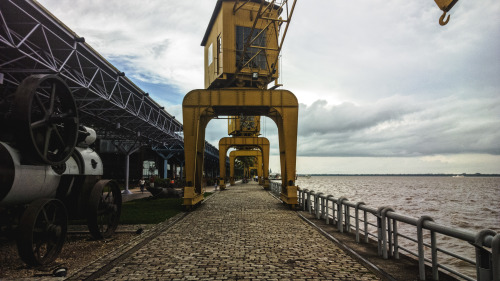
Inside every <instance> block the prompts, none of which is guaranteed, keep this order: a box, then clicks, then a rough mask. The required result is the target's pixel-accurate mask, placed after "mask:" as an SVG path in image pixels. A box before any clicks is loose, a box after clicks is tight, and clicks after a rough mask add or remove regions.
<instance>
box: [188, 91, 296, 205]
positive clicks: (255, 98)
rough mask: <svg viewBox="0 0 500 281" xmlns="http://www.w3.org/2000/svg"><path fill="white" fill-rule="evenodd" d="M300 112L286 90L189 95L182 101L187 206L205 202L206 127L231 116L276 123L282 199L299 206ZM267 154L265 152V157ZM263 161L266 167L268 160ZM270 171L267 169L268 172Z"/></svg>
mask: <svg viewBox="0 0 500 281" xmlns="http://www.w3.org/2000/svg"><path fill="white" fill-rule="evenodd" d="M298 110H299V104H298V101H297V98H296V97H295V95H294V94H293V93H291V92H290V91H287V90H262V89H216V90H193V91H191V92H189V93H188V94H187V95H186V96H185V97H184V101H183V102H182V115H183V127H184V155H185V168H186V171H185V174H186V187H185V188H184V205H186V206H192V205H195V204H197V203H199V202H200V201H201V200H203V190H202V176H203V152H204V145H205V128H206V126H207V124H208V122H209V121H210V120H211V119H213V118H215V117H217V116H231V115H233V116H234V115H236V116H239V115H245V116H268V117H270V118H271V119H272V120H273V121H274V122H275V123H276V125H277V126H278V133H279V150H280V160H281V174H282V191H281V199H282V200H283V201H284V202H285V203H286V204H289V205H291V206H293V205H296V204H297V203H298V202H297V187H296V186H295V165H296V155H297V121H298ZM265 154H266V153H265V152H264V151H263V157H264V155H265ZM225 157H226V154H225V153H224V155H223V158H222V159H219V161H220V162H224V163H225ZM263 160H264V161H263V162H264V165H266V164H265V162H266V161H265V159H263ZM268 169H269V168H268V167H265V170H268ZM224 174H225V169H224ZM221 177H222V174H221ZM264 184H266V182H265V183H264ZM267 184H269V180H267Z"/></svg>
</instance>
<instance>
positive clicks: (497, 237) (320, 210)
mask: <svg viewBox="0 0 500 281" xmlns="http://www.w3.org/2000/svg"><path fill="white" fill-rule="evenodd" d="M270 187H271V192H273V193H275V194H277V195H278V196H279V193H280V192H281V183H277V182H271V185H270ZM298 192H299V194H298V197H299V207H300V208H301V209H302V210H304V211H308V212H309V213H310V214H314V215H315V217H316V219H324V220H325V222H326V224H332V225H335V226H337V229H338V231H339V232H344V231H346V232H351V231H355V235H356V242H358V243H360V242H361V241H362V240H361V234H363V238H364V239H363V242H364V243H368V242H369V239H370V237H371V238H373V239H374V240H375V241H377V243H378V254H379V256H382V257H383V258H384V259H388V258H389V257H392V258H395V259H399V253H400V251H403V252H405V253H407V254H410V255H413V256H415V257H416V258H417V259H418V264H419V277H420V280H425V264H426V263H428V264H429V266H430V267H431V268H432V280H438V274H439V273H438V272H439V269H441V270H444V271H447V272H449V273H452V274H454V275H456V276H458V277H461V278H463V279H465V280H480V281H483V280H488V281H492V280H493V281H500V233H497V232H495V231H493V230H489V229H485V230H481V231H479V232H472V231H470V230H466V229H460V228H455V227H449V226H444V225H441V224H439V223H436V222H434V220H433V219H432V218H431V217H429V216H421V217H420V218H413V217H409V216H405V215H402V214H398V213H396V212H395V211H394V210H393V209H392V208H390V207H380V208H378V209H374V208H370V207H368V206H366V204H365V203H364V202H357V203H354V202H350V201H349V200H348V199H347V198H346V197H340V198H334V196H332V195H326V194H324V193H322V192H319V193H316V192H315V191H314V190H308V189H304V190H302V189H300V188H299V191H298ZM352 212H354V215H352ZM360 213H361V215H360ZM353 222H354V225H352V224H351V223H353ZM398 223H399V224H405V225H406V226H408V227H415V228H416V233H417V235H416V236H417V237H416V238H415V237H410V236H408V235H405V234H403V233H401V232H400V231H398ZM370 229H372V232H374V233H372V232H371V231H370ZM424 231H428V233H430V235H427V236H430V239H427V240H430V241H429V242H425V240H426V239H424ZM436 234H441V235H444V236H445V237H447V238H445V239H448V238H450V237H452V238H456V239H458V240H461V241H465V242H468V243H469V244H470V245H471V247H474V248H475V257H476V259H475V261H474V260H471V259H469V258H467V257H463V256H461V255H459V254H456V253H453V252H451V251H449V250H446V249H444V248H442V247H438V241H437V238H436ZM400 239H405V240H406V242H409V243H411V244H416V246H417V251H416V252H415V251H413V250H411V249H409V248H408V247H404V246H402V245H401V241H400ZM443 240H444V239H443ZM425 249H430V258H429V257H426V256H425ZM438 252H439V253H442V254H444V255H447V256H450V257H453V258H455V259H459V260H461V261H463V262H465V263H469V264H471V265H473V266H475V267H476V278H477V279H473V278H471V277H469V276H467V275H465V274H463V273H461V272H458V271H457V270H455V269H453V268H451V267H450V266H449V265H447V264H443V263H439V261H438Z"/></svg>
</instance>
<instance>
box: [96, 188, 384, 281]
mask: <svg viewBox="0 0 500 281" xmlns="http://www.w3.org/2000/svg"><path fill="white" fill-rule="evenodd" d="M96 277H97V276H96ZM139 279H146V280H379V279H378V278H377V277H376V276H375V275H374V274H373V273H372V272H370V271H369V270H368V269H366V268H365V267H363V266H362V265H361V264H359V263H358V262H357V261H355V260H354V259H352V258H351V257H349V256H348V255H346V254H345V253H344V252H343V251H342V250H340V249H339V248H338V247H337V246H335V244H333V243H332V242H331V241H330V240H328V239H326V238H325V237H324V236H322V235H321V234H320V233H319V232H318V231H316V230H315V229H313V228H312V227H311V226H309V225H308V224H307V223H305V222H304V221H303V220H302V219H300V218H299V217H298V216H297V214H296V213H295V212H293V211H291V210H289V209H288V208H287V207H286V206H285V205H284V204H282V203H280V202H279V201H278V200H277V199H275V198H274V197H272V196H271V195H270V194H269V193H268V192H267V191H265V190H263V189H262V188H261V187H260V186H257V185H256V184H244V185H237V186H234V187H232V188H230V189H228V190H225V191H222V192H218V193H216V194H215V195H213V196H211V197H210V198H209V200H208V201H207V202H206V203H205V204H203V205H202V206H200V207H199V208H197V209H196V210H195V211H193V212H191V213H189V214H188V215H187V216H185V217H184V218H182V219H181V220H179V221H178V222H177V223H175V224H172V225H171V226H170V227H168V228H166V229H165V230H164V231H162V232H161V234H159V235H157V236H156V237H155V238H154V239H152V240H151V241H149V242H148V243H145V244H144V245H143V246H141V247H140V248H139V249H137V250H136V251H135V250H134V251H133V252H131V253H130V254H129V255H128V257H126V258H125V259H123V260H121V261H120V262H119V263H117V264H115V265H114V266H113V267H112V268H109V270H106V272H104V274H103V275H101V276H99V277H98V279H97V280H139Z"/></svg>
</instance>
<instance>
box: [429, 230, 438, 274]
mask: <svg viewBox="0 0 500 281" xmlns="http://www.w3.org/2000/svg"><path fill="white" fill-rule="evenodd" d="M431 256H432V280H439V266H438V260H437V259H438V256H437V245H436V233H435V232H434V231H431Z"/></svg>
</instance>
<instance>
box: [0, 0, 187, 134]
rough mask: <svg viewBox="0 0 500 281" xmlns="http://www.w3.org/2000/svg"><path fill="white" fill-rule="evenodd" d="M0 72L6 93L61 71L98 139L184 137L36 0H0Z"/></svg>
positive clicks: (169, 119) (166, 115) (179, 128)
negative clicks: (25, 81)
mask: <svg viewBox="0 0 500 281" xmlns="http://www.w3.org/2000/svg"><path fill="white" fill-rule="evenodd" d="M0 73H2V74H3V84H4V85H2V86H3V93H1V94H3V95H4V97H5V96H6V95H9V93H11V92H13V91H14V90H15V88H16V87H17V85H19V83H20V82H21V81H22V80H23V79H24V78H26V77H27V76H29V75H31V74H35V73H55V74H58V75H59V76H60V77H62V78H63V79H64V80H65V82H66V83H67V84H68V85H69V87H70V88H71V90H72V92H73V95H74V97H75V100H76V103H77V106H78V108H79V113H80V118H81V120H82V122H81V123H83V124H85V125H87V126H92V127H94V128H95V129H96V131H97V132H98V134H99V136H100V137H105V138H111V139H130V138H133V137H134V136H135V137H141V139H146V140H151V141H154V142H157V143H163V142H165V141H167V140H171V139H174V140H179V141H182V136H181V135H180V134H181V132H182V124H181V123H180V122H179V121H177V120H176V119H175V117H174V116H172V115H170V114H169V113H168V112H167V111H165V110H164V108H163V107H162V106H160V105H159V104H158V103H156V102H155V101H154V100H153V99H152V98H151V97H149V95H148V94H147V93H145V92H144V91H143V90H141V89H140V88H139V87H138V86H136V85H135V84H134V83H133V82H132V81H131V80H129V79H128V78H127V77H126V76H125V74H124V73H123V72H120V71H119V70H118V69H117V68H115V67H114V66H113V65H112V64H111V63H109V62H108V61H107V60H106V59H104V58H103V57H102V56H101V55H100V54H98V53H97V52H96V51H95V50H94V49H92V47H91V46H89V45H88V44H86V43H85V40H84V38H82V37H79V36H78V35H77V34H76V33H74V32H73V31H72V30H70V29H69V28H68V27H67V26H65V25H64V24H63V23H62V22H60V21H59V20H58V19H57V18H55V17H54V16H53V15H52V14H50V12H48V11H47V10H46V9H45V8H43V7H42V6H41V5H40V4H39V3H37V2H36V1H32V0H16V1H15V0H2V1H0Z"/></svg>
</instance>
